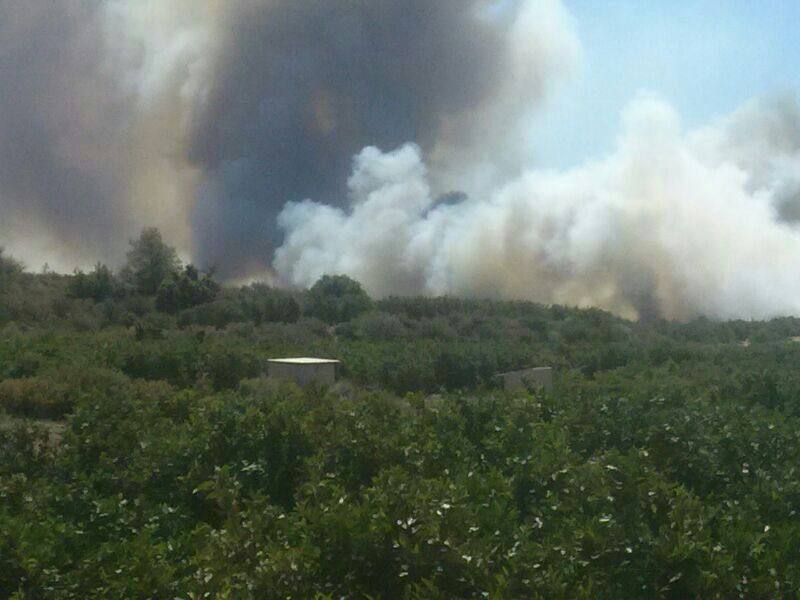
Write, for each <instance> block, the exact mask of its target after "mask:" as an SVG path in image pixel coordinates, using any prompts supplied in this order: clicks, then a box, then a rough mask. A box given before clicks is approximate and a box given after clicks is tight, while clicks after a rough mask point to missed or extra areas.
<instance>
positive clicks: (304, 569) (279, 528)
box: [0, 256, 800, 599]
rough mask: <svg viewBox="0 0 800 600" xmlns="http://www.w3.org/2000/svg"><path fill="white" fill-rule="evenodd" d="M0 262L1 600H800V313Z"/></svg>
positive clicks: (338, 280) (189, 270) (186, 269)
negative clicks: (506, 386)
mask: <svg viewBox="0 0 800 600" xmlns="http://www.w3.org/2000/svg"><path fill="white" fill-rule="evenodd" d="M0 267H2V268H0V410H2V414H1V415H0V597H15V598H147V597H168V598H201V597H221V598H289V597H291V598H313V597H319V598H341V597H353V598H361V597H372V598H420V599H421V598H453V597H458V598H473V597H475V598H480V597H491V598H522V597H533V598H609V599H611V598H633V597H642V598H676V599H677V598H681V599H682V598H690V597H702V598H735V597H743V598H754V597H757V598H766V597H770V598H772V597H795V596H796V595H797V594H798V593H800V567H799V566H798V565H800V563H799V562H798V560H797V559H798V556H800V522H799V521H798V519H797V513H796V511H797V510H798V509H800V480H799V479H798V477H797V472H796V470H797V468H798V467H797V465H798V464H800V372H798V371H797V370H796V369H791V368H789V366H790V365H793V364H797V363H799V362H800V344H796V343H794V342H793V341H792V340H791V338H792V337H794V336H798V335H800V319H794V318H784V319H776V320H773V321H769V322H744V321H737V322H714V321H710V320H707V319H697V320H694V321H692V322H689V323H683V324H678V323H670V322H666V321H659V320H654V321H650V322H647V323H635V322H629V321H625V320H622V319H619V318H617V317H614V316H612V315H610V314H608V313H605V312H602V311H599V310H579V309H575V308H569V307H562V306H542V305H537V304H533V303H527V302H494V301H489V300H463V299H456V298H389V299H385V300H379V301H375V300H372V299H369V298H368V297H367V296H366V294H364V293H363V291H362V290H361V288H360V286H359V285H358V284H357V283H356V282H353V281H352V280H348V279H347V278H325V279H323V281H322V282H320V283H319V284H318V285H316V286H314V288H312V289H311V290H310V291H306V292H299V291H298V292H285V291H280V290H276V289H272V288H269V287H267V286H263V285H252V286H245V287H241V288H227V287H222V288H220V287H219V286H218V285H217V284H216V283H215V282H214V281H213V276H212V275H210V274H206V275H201V274H199V273H197V272H196V271H194V270H193V268H191V267H182V266H180V265H177V264H175V265H173V267H174V269H173V271H171V272H170V273H167V274H166V275H164V276H163V278H162V279H161V280H159V281H158V285H157V286H156V287H154V288H153V289H151V290H150V291H149V292H148V291H147V290H145V289H143V288H142V285H143V281H144V280H143V279H139V280H136V278H135V277H131V275H130V273H128V274H127V275H126V274H125V273H119V274H114V273H110V272H105V271H104V270H103V268H101V266H98V268H97V269H95V271H93V272H92V273H88V274H85V273H77V274H75V275H70V276H64V275H56V274H38V275H34V274H30V273H25V272H23V271H22V270H21V268H19V267H18V265H16V263H13V262H12V261H10V259H8V258H7V257H6V258H2V256H0ZM137 281H138V282H139V283H138V284H137V283H136V282H137ZM137 285H138V286H139V287H137ZM279 355H318V356H326V357H336V358H339V359H341V360H342V361H343V365H342V369H341V372H340V376H341V377H340V381H339V382H337V383H336V384H335V385H333V386H331V387H328V388H310V389H305V390H301V389H299V388H297V387H295V386H293V385H290V384H278V383H276V382H274V381H271V380H269V379H267V378H265V364H266V360H267V359H268V358H269V357H273V356H279ZM536 365H551V366H553V367H555V369H556V378H555V379H556V381H555V385H554V388H553V389H552V390H551V391H549V392H536V391H529V392H519V393H510V392H505V391H503V390H502V389H499V388H498V386H497V381H496V379H495V378H494V377H493V375H494V374H496V373H498V372H501V371H507V370H510V369H515V368H522V367H526V366H536Z"/></svg>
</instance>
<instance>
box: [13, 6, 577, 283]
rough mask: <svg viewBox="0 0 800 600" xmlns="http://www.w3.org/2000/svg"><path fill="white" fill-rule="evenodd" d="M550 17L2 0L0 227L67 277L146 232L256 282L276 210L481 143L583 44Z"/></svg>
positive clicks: (514, 12) (271, 241)
mask: <svg viewBox="0 0 800 600" xmlns="http://www.w3.org/2000/svg"><path fill="white" fill-rule="evenodd" d="M562 18H565V17H564V15H563V11H562V9H561V7H560V5H559V4H558V2H557V1H556V0H533V1H532V0H516V1H513V2H508V1H507V0H506V1H504V2H503V3H502V5H498V3H497V2H494V1H489V0H437V1H436V2H430V1H429V0H408V1H404V2H398V1H397V0H370V1H366V0H364V1H362V0H358V1H352V0H307V1H303V2H297V1H296V0H260V1H256V0H176V1H170V2H163V1H162V0H107V1H101V0H65V1H64V2H59V3H56V4H53V3H50V2H46V1H45V0H32V1H31V2H15V1H13V0H0V56H2V60H0V81H2V84H3V92H4V97H3V103H2V104H0V201H1V202H2V205H0V206H1V207H2V213H0V219H2V221H1V222H0V235H2V236H3V238H4V242H5V243H6V245H7V246H9V247H10V249H11V250H12V251H13V250H15V249H17V248H21V249H23V252H22V253H23V254H27V258H33V259H34V260H38V259H39V258H40V257H42V256H46V255H50V256H55V257H60V258H62V259H63V260H62V261H61V264H60V266H63V267H66V268H69V266H68V265H67V264H65V263H66V262H67V261H69V260H73V261H76V262H84V263H85V262H87V261H89V260H96V259H103V260H105V261H107V262H108V261H110V262H112V263H114V262H115V261H118V260H119V259H120V258H121V255H122V253H123V251H124V240H125V239H126V238H127V237H130V236H132V235H134V234H135V233H136V231H137V230H138V229H139V228H141V227H142V226H146V225H158V226H160V227H161V228H162V229H163V230H165V233H166V235H167V237H168V238H169V239H172V240H174V241H175V242H177V243H178V244H179V246H180V248H181V250H182V252H183V254H185V255H187V256H192V257H193V258H194V259H195V260H197V261H199V262H200V263H201V264H205V265H208V264H215V265H216V266H217V267H218V268H219V269H220V273H221V274H223V275H226V276H239V275H247V274H251V273H253V272H259V271H260V272H263V271H264V270H266V269H269V267H270V263H271V258H272V253H273V250H274V248H275V247H276V246H277V245H279V244H280V242H281V231H280V230H279V229H278V228H277V227H276V218H277V215H278V213H279V212H280V210H281V209H282V207H283V206H284V204H285V203H286V202H288V201H297V200H302V199H304V198H308V197H313V198H315V199H317V200H319V201H324V202H327V203H332V204H336V203H337V201H338V199H339V198H340V197H341V194H342V191H343V190H344V189H345V184H346V181H347V175H348V171H349V165H350V160H351V157H352V155H353V154H355V153H357V152H359V151H360V150H361V149H362V148H363V147H365V146H369V145H377V146H379V147H383V148H391V147H395V146H398V145H400V144H402V143H405V142H407V141H415V142H416V143H417V144H419V145H420V146H421V147H422V148H424V149H425V150H426V151H429V152H431V153H432V156H435V157H436V158H435V160H436V161H438V162H439V163H441V164H442V165H443V166H444V165H445V164H449V165H450V166H451V167H452V166H454V165H455V164H456V163H458V166H459V167H464V166H465V165H466V162H467V161H468V160H469V159H471V156H467V155H466V154H464V155H459V156H456V154H457V153H462V152H470V153H472V152H473V151H474V150H476V149H478V148H479V147H481V148H482V150H481V151H482V152H490V151H491V150H492V148H491V147H490V145H491V144H497V143H498V140H500V139H501V137H502V136H503V135H504V134H505V133H509V131H513V129H514V126H515V125H516V124H517V120H516V118H515V119H511V120H509V119H508V116H509V115H514V116H516V115H518V114H519V113H521V112H524V111H523V108H525V109H527V107H523V106H522V104H525V105H530V106H532V105H535V104H536V103H537V101H538V100H539V99H540V98H541V97H542V96H543V94H544V93H545V91H546V88H547V85H548V83H549V82H550V80H551V76H552V72H553V71H554V70H559V69H561V68H562V67H566V63H568V62H570V61H571V60H572V58H573V57H572V54H574V53H576V52H577V42H576V41H575V40H574V37H573V36H572V34H571V33H570V32H568V31H564V29H565V28H563V27H561V26H560V24H559V23H557V22H556V21H557V20H558V19H562ZM478 140H480V146H479V145H478V144H476V143H475V142H476V141H478ZM456 149H457V151H456ZM476 156H477V155H476ZM508 156H509V157H513V156H516V155H515V154H514V153H508ZM497 163H498V164H499V161H497ZM441 173H442V175H443V176H444V174H445V173H450V174H452V173H455V171H454V170H453V169H449V170H445V169H442V170H441ZM452 179H454V178H451V180H452ZM456 183H457V182H455V181H452V184H453V185H456ZM121 241H122V242H123V243H120V242H121Z"/></svg>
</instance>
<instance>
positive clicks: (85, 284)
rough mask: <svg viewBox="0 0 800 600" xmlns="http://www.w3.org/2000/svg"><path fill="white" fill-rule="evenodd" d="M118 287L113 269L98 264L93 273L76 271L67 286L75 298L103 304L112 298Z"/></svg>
mask: <svg viewBox="0 0 800 600" xmlns="http://www.w3.org/2000/svg"><path fill="white" fill-rule="evenodd" d="M116 287H117V286H116V281H115V280H114V274H113V273H112V272H111V269H109V268H108V267H107V266H105V265H103V264H100V263H97V264H96V265H95V267H94V271H92V272H91V273H84V272H83V271H81V270H77V271H75V274H74V275H73V276H72V279H71V280H70V282H69V284H68V285H67V292H68V293H69V295H70V296H72V297H73V298H91V299H92V300H94V301H95V302H101V301H103V300H106V299H107V298H110V297H111V296H112V295H113V294H114V291H115V289H116Z"/></svg>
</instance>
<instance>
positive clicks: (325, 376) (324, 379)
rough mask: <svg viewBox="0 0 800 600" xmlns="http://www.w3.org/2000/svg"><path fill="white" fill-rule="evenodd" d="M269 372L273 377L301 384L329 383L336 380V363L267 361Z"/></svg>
mask: <svg viewBox="0 0 800 600" xmlns="http://www.w3.org/2000/svg"><path fill="white" fill-rule="evenodd" d="M267 374H268V375H269V377H270V378H273V379H286V380H289V381H294V382H295V383H296V384H297V385H299V386H306V385H308V384H310V383H316V384H317V385H323V384H324V385H328V384H331V383H333V382H335V381H336V364H335V363H317V364H294V363H280V362H271V363H267Z"/></svg>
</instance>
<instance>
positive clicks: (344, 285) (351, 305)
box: [306, 275, 372, 325]
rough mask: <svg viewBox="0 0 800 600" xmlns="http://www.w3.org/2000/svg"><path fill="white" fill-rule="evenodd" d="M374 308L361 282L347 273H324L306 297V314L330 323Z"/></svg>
mask: <svg viewBox="0 0 800 600" xmlns="http://www.w3.org/2000/svg"><path fill="white" fill-rule="evenodd" d="M370 308H372V300H371V299H370V297H369V296H368V295H367V293H366V292H365V291H364V288H362V287H361V284H360V283H359V282H357V281H356V280H355V279H351V278H350V277H348V276H347V275H323V276H322V278H321V279H320V280H319V281H317V282H316V283H315V284H314V285H313V286H312V287H311V289H310V290H308V295H307V297H306V314H308V315H309V316H312V317H317V318H318V319H321V320H322V321H325V322H326V323H328V324H331V325H333V324H335V323H341V322H344V321H349V320H351V319H353V318H355V317H357V316H358V315H360V314H362V313H364V312H366V311H368V310H369V309H370Z"/></svg>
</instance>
